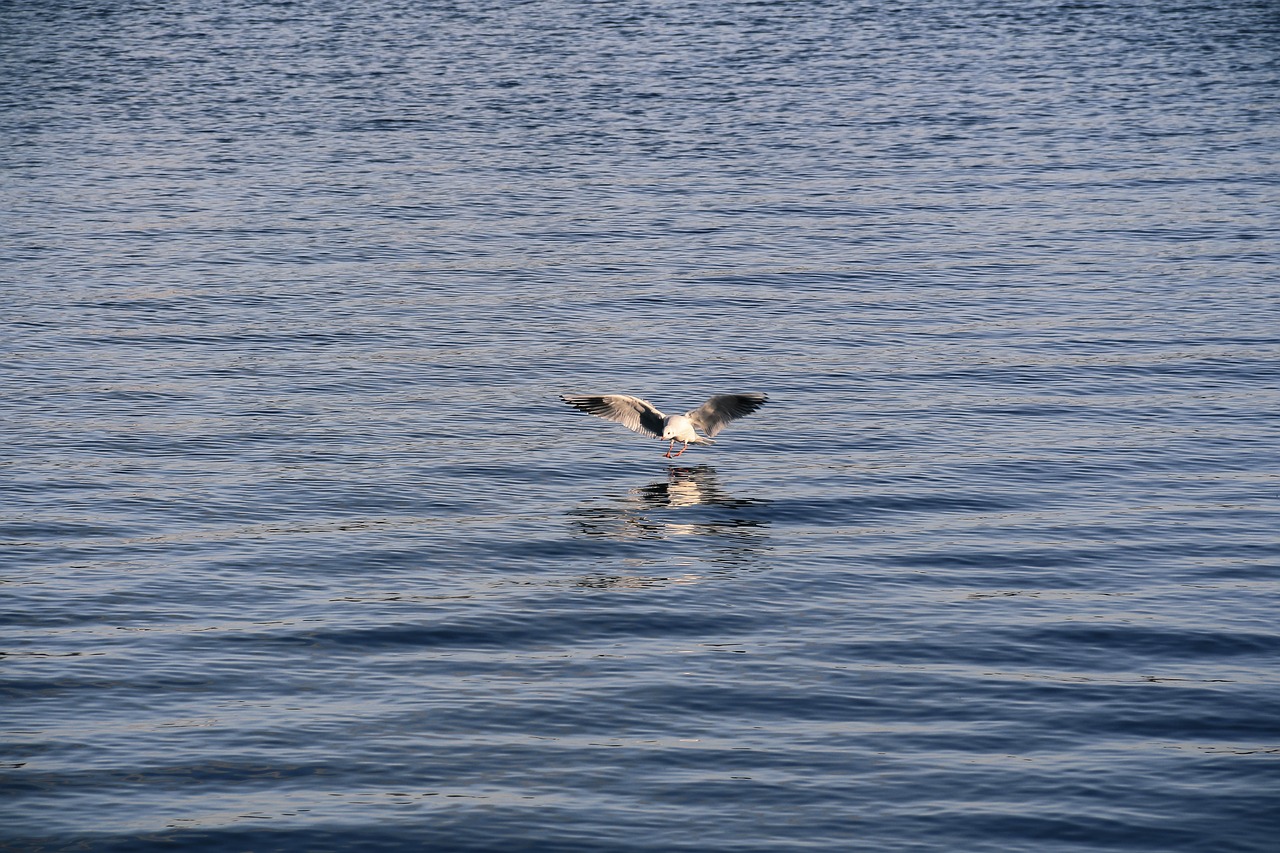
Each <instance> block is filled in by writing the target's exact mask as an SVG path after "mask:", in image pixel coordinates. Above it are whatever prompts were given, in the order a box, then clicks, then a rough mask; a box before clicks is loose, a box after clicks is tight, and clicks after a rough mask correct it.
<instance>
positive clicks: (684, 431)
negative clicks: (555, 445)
mask: <svg viewBox="0 0 1280 853" xmlns="http://www.w3.org/2000/svg"><path fill="white" fill-rule="evenodd" d="M560 399H561V400H564V401H565V402H566V403H568V404H569V405H570V406H573V407H574V408H575V409H580V410H581V411H584V412H586V413H587V414H589V415H595V416H596V417H598V418H604V419H605V420H606V421H614V422H616V423H620V424H622V425H623V426H624V427H626V428H627V429H629V430H631V431H633V432H638V433H640V434H641V435H650V436H653V437H654V438H658V439H661V440H663V441H670V442H671V445H670V446H669V447H667V452H666V453H664V454H662V455H663V457H664V458H666V459H675V458H676V456H680V455H682V454H683V453H684V452H685V451H686V450H688V449H689V445H691V444H715V442H714V441H712V440H711V438H712V437H713V436H714V435H715V434H716V433H718V432H720V430H722V429H724V427H725V424H727V423H729V421H732V420H737V419H738V418H741V417H743V416H745V415H749V414H751V413H752V412H754V411H755V410H756V409H758V408H760V407H761V406H763V405H764V404H765V401H766V400H768V399H769V398H768V397H766V396H765V395H764V394H718V395H716V396H714V397H712V398H711V399H710V400H708V401H707V402H705V403H703V404H702V405H701V406H699V407H698V408H696V409H694V410H692V411H689V412H685V413H684V414H683V415H664V414H663V413H662V412H660V411H658V410H657V409H656V408H654V406H653V404H652V403H650V402H648V401H647V400H641V399H640V398H639V397H631V396H629V395H627V394H584V395H577V394H561V395H560ZM694 427H697V428H698V429H700V430H702V431H703V432H705V433H706V434H707V436H706V437H705V438H704V437H703V436H700V435H698V433H697V432H695V431H694ZM677 441H682V442H684V447H682V448H680V453H677V454H676V455H675V456H672V455H671V451H673V450H675V449H676V442H677Z"/></svg>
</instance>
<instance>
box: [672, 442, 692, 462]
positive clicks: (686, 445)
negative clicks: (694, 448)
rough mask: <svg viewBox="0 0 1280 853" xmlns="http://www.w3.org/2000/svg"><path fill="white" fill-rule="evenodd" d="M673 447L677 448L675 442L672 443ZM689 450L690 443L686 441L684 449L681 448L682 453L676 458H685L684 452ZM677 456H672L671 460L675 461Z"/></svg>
mask: <svg viewBox="0 0 1280 853" xmlns="http://www.w3.org/2000/svg"><path fill="white" fill-rule="evenodd" d="M671 446H672V447H675V446H676V443H675V442H674V441H673V442H671ZM688 449H689V442H687V441H686V442H685V443H684V447H682V448H680V452H679V453H677V454H676V456H684V452H685V451H686V450H688ZM676 456H672V457H671V458H672V459H675V458H676Z"/></svg>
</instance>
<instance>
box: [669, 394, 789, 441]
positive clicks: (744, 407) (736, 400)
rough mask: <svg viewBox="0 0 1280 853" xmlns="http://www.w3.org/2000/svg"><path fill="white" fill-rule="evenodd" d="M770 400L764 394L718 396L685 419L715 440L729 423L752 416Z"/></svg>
mask: <svg viewBox="0 0 1280 853" xmlns="http://www.w3.org/2000/svg"><path fill="white" fill-rule="evenodd" d="M768 399H769V398H768V397H767V396H766V395H764V394H718V395H716V396H715V397H712V398H711V399H710V400H708V401H707V402H705V403H703V404H702V405H701V406H699V407H698V408H696V409H694V410H693V411H692V412H687V413H686V414H685V417H687V418H688V419H689V420H691V421H693V425H694V426H696V427H697V428H698V429H700V430H702V431H703V432H705V433H706V434H707V435H708V436H710V437H712V438H714V437H715V435H716V433H718V432H720V430H722V429H724V428H725V425H726V424H728V423H729V421H734V420H737V419H738V418H741V417H745V416H746V415H749V414H751V413H752V412H754V411H755V410H756V409H758V408H760V407H761V406H763V405H764V404H765V402H766V401H767V400H768Z"/></svg>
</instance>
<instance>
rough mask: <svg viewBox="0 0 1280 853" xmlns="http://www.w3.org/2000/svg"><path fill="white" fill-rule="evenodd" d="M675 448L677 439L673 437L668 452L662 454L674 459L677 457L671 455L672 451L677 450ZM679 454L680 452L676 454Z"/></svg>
mask: <svg viewBox="0 0 1280 853" xmlns="http://www.w3.org/2000/svg"><path fill="white" fill-rule="evenodd" d="M675 449H676V440H675V439H674V438H673V439H671V446H670V447H668V448H667V452H666V453H664V454H662V455H663V456H664V457H666V458H667V459H674V458H675V457H674V456H672V455H671V451H673V450H675ZM679 455H680V454H679V453H677V454H676V456H679Z"/></svg>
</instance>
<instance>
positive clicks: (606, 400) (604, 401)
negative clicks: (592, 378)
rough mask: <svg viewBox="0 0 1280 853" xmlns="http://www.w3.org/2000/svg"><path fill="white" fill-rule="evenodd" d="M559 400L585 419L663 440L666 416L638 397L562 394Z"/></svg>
mask: <svg viewBox="0 0 1280 853" xmlns="http://www.w3.org/2000/svg"><path fill="white" fill-rule="evenodd" d="M560 399H561V400H564V401H565V402H566V403H568V404H569V405H570V406H573V407H574V408H575V409H578V410H580V411H583V412H586V413H587V414H588V415H595V416H596V417H597V418H604V419H605V420H606V421H613V422H614V423H619V424H622V425H623V426H624V427H626V428H627V429H629V430H632V431H633V432H638V433H640V434H641V435H651V436H653V437H654V438H661V437H662V427H663V421H665V420H666V418H667V416H666V415H664V414H662V412H660V411H658V410H657V409H655V408H654V407H653V404H652V403H649V402H647V401H645V400H641V399H640V398H639V397H630V396H628V395H626V394H582V395H579V394H561V395H560Z"/></svg>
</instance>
